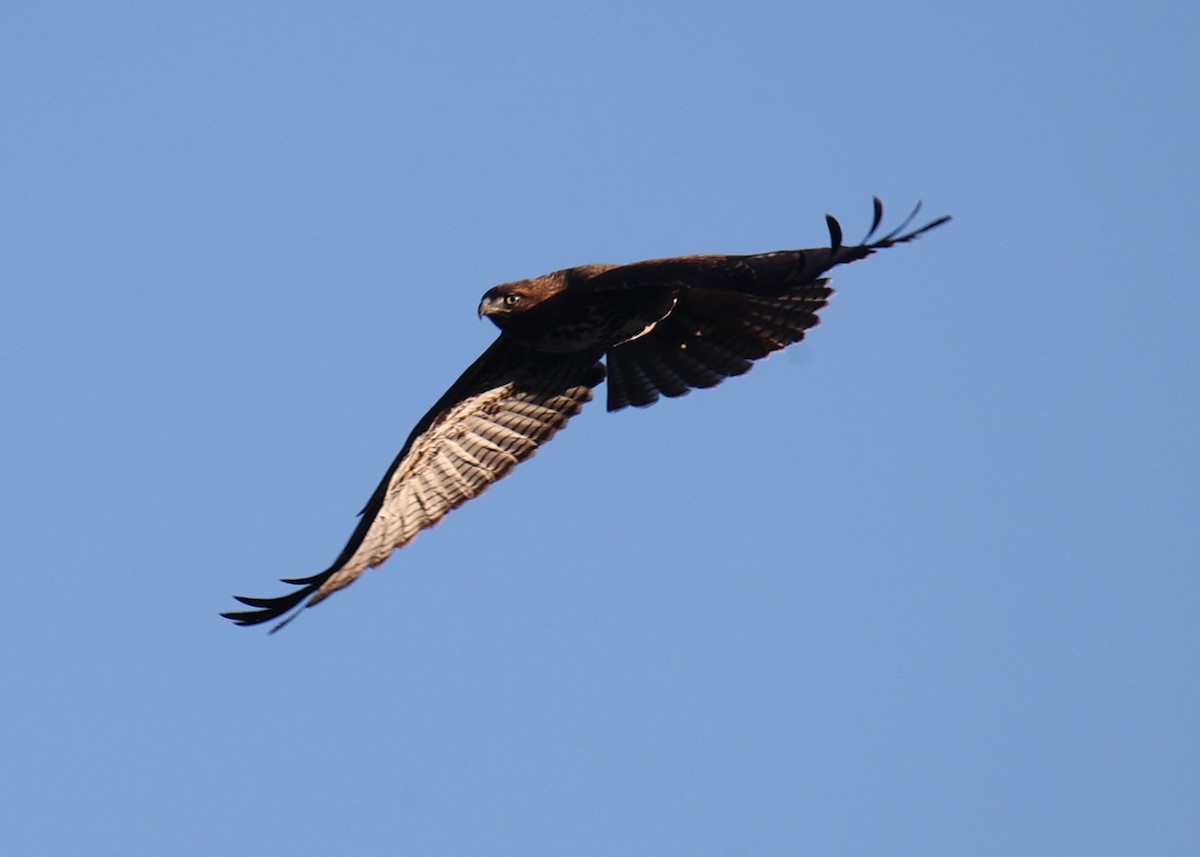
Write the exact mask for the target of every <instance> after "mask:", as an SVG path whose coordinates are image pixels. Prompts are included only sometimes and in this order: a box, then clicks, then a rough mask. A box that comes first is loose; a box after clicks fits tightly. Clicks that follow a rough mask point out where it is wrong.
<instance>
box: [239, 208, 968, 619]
mask: <svg viewBox="0 0 1200 857" xmlns="http://www.w3.org/2000/svg"><path fill="white" fill-rule="evenodd" d="M919 209H920V205H918V206H917V208H916V209H914V210H913V212H912V214H910V215H909V216H908V218H907V219H905V221H904V222H903V223H902V224H901V225H900V226H899V227H898V228H896V229H895V230H893V231H892V232H890V233H888V234H887V235H885V236H883V237H882V238H876V239H874V240H872V236H874V234H875V232H876V231H877V230H878V228H879V224H880V221H881V219H882V217H883V205H882V204H881V203H880V201H879V200H878V199H876V200H875V214H874V218H873V219H872V222H871V229H870V231H869V232H868V233H867V236H866V237H865V238H864V239H863V241H862V243H861V244H856V245H844V244H843V243H842V230H841V227H840V226H839V225H838V222H837V221H836V220H835V219H834V218H833V217H830V216H828V215H826V218H825V220H826V223H827V224H828V227H829V237H830V242H829V246H827V247H820V248H816V249H811V250H780V251H777V252H774V253H760V254H757V255H752V256H681V257H678V258H674V259H652V260H650V261H646V262H637V263H635V264H632V265H584V266H582V267H578V268H567V269H566V270H563V271H555V272H554V273H553V274H546V275H544V276H541V277H536V278H534V279H532V280H520V281H517V282H514V283H505V284H504V285H500V286H496V287H495V288H493V289H490V290H489V291H488V292H487V293H485V294H484V296H483V300H482V302H481V303H480V304H479V315H480V316H481V317H482V316H487V317H488V318H490V319H491V320H492V321H493V322H495V324H496V326H497V327H499V328H500V336H499V337H498V338H497V339H496V341H495V342H494V343H492V345H491V347H490V348H488V349H487V351H485V352H484V353H483V354H482V356H480V358H479V359H478V360H476V361H475V362H474V363H473V364H471V366H470V368H468V369H467V371H466V372H464V373H463V374H462V377H460V378H459V379H458V380H457V381H455V382H454V384H453V386H451V387H450V389H449V390H447V391H446V394H445V395H444V396H442V398H441V399H439V400H438V402H437V404H435V405H434V406H433V408H431V409H430V411H429V413H427V414H426V415H425V416H424V417H422V418H421V420H420V422H418V423H417V425H416V428H414V429H413V430H412V434H410V435H409V436H408V440H407V441H405V443H404V448H403V449H401V450H400V454H399V455H398V456H396V460H395V461H393V462H392V466H391V467H389V468H388V471H387V473H386V474H385V475H384V477H383V481H382V482H380V483H379V487H378V488H376V489H375V493H374V494H372V495H371V499H370V500H369V501H368V502H367V505H366V508H364V509H363V511H362V513H361V520H360V521H359V522H358V526H357V527H356V528H355V529H354V533H353V534H352V535H351V536H350V541H349V542H347V544H346V547H345V548H343V549H342V552H341V554H340V555H339V556H338V558H337V559H336V560H334V563H333V565H331V566H330V567H329V568H327V569H326V570H325V571H322V572H321V573H319V574H315V575H313V576H312V577H303V578H297V579H285V580H284V581H283V582H284V583H287V584H291V585H293V586H297V587H299V588H298V589H296V590H294V591H293V592H291V593H289V594H287V595H281V596H279V597H277V598H246V597H242V596H238V598H237V600H238V601H240V602H242V603H243V604H245V605H246V606H247V607H251V608H253V609H251V610H244V611H239V612H235V613H225V614H223V615H224V616H226V617H227V618H229V619H232V620H233V621H234V622H236V623H237V624H239V625H257V624H259V623H260V622H270V621H272V620H274V619H279V618H280V617H282V616H284V614H286V613H288V612H289V611H291V610H292V609H294V608H296V607H299V606H300V605H301V603H302V602H304V601H305V599H307V605H306V606H309V607H311V606H312V605H314V604H316V603H318V602H319V601H321V600H322V599H324V598H326V597H328V596H329V595H330V594H331V593H333V592H336V591H337V590H339V589H341V588H342V587H344V586H348V585H350V584H351V583H353V582H354V581H355V580H356V579H357V578H358V576H359V575H361V574H362V573H363V572H364V571H365V570H367V569H368V568H372V567H374V566H377V565H379V564H380V563H382V562H383V561H384V560H386V559H387V558H388V557H389V556H391V554H392V551H394V550H396V549H397V548H402V547H404V546H405V545H407V544H408V543H409V542H411V541H412V540H413V538H414V537H415V536H416V535H417V533H419V532H420V531H421V530H424V529H426V528H428V527H432V526H433V525H434V524H436V523H437V522H438V521H440V520H441V519H442V518H443V517H444V516H445V515H446V513H447V512H449V511H450V510H451V509H454V508H457V507H458V506H460V505H462V504H463V503H465V502H466V501H467V500H470V499H471V498H472V497H476V496H478V495H480V494H482V493H483V492H484V491H485V490H487V487H488V486H489V485H491V484H492V483H493V482H495V481H497V480H498V479H501V478H502V477H504V476H505V475H506V474H507V473H508V472H509V471H510V470H512V468H513V467H514V466H515V465H516V464H518V463H519V462H521V461H524V460H525V459H526V458H529V457H530V456H531V455H533V453H534V451H535V450H536V449H537V448H538V447H539V446H540V445H541V444H543V443H545V442H546V441H548V440H549V439H550V438H552V437H553V436H554V434H555V432H557V431H558V430H559V429H561V428H562V427H563V426H564V425H566V423H567V420H569V419H570V418H571V417H573V416H574V415H575V414H577V413H578V412H579V409H580V408H582V407H583V405H584V404H585V403H586V402H588V401H589V400H590V399H591V398H592V388H593V387H595V386H596V385H597V384H599V383H600V382H601V381H603V380H604V379H605V377H606V375H607V378H608V410H610V411H617V410H620V409H621V408H624V407H626V406H628V405H634V406H635V407H645V406H646V405H651V404H653V403H654V402H657V401H658V399H659V397H660V396H667V397H671V398H673V397H675V396H682V395H683V394H685V393H687V392H688V391H689V390H691V389H693V388H697V387H715V386H716V385H717V384H719V383H721V381H723V380H724V379H725V378H728V377H730V376H732V375H741V374H744V373H745V372H747V371H748V370H749V369H750V366H751V365H752V364H753V362H754V361H755V360H758V359H760V358H762V357H766V356H767V355H768V354H770V353H771V352H772V351H777V350H779V349H781V348H783V347H785V346H787V345H791V344H792V343H794V342H799V341H800V340H801V339H803V338H804V333H805V331H807V330H808V329H809V328H811V327H814V326H815V325H816V324H817V312H818V310H820V309H821V308H822V307H823V306H825V304H826V303H827V302H828V301H829V298H830V297H831V296H832V295H833V290H832V289H830V288H829V287H828V282H829V281H828V279H826V278H824V277H823V276H822V275H823V274H824V273H825V272H827V271H828V270H829V269H831V268H833V267H834V266H835V265H841V264H844V263H846V262H853V261H856V260H858V259H863V258H865V257H867V256H869V255H871V254H872V253H874V252H875V251H876V250H882V249H884V248H887V247H892V246H894V245H896V244H902V243H904V242H906V241H911V240H913V239H914V238H916V237H917V236H918V235H921V234H923V233H925V232H928V231H929V230H930V229H933V228H934V227H936V226H940V225H941V224H943V223H945V222H946V221H947V220H949V219H950V218H949V217H940V218H938V219H937V220H934V221H932V222H930V223H927V224H925V225H924V226H921V227H919V228H917V229H911V230H909V229H908V227H909V225H910V224H911V223H912V221H913V219H914V218H915V217H916V214H917V211H918V210H919ZM906 230H907V231H906ZM292 618H294V616H293V617H292ZM289 621H291V619H290V618H289V619H285V620H284V621H282V622H280V623H279V624H278V625H276V626H275V628H274V629H273V630H278V629H279V628H281V627H283V625H285V624H287V622H289Z"/></svg>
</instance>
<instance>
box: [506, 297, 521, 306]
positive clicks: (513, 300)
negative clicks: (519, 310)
mask: <svg viewBox="0 0 1200 857" xmlns="http://www.w3.org/2000/svg"><path fill="white" fill-rule="evenodd" d="M520 302H521V296H520V295H505V296H504V305H505V306H506V307H514V306H516V305H517V304H519V303H520Z"/></svg>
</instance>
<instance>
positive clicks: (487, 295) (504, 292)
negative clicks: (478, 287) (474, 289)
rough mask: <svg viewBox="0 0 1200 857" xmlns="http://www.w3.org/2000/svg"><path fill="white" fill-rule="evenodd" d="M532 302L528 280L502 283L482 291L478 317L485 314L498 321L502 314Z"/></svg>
mask: <svg viewBox="0 0 1200 857" xmlns="http://www.w3.org/2000/svg"><path fill="white" fill-rule="evenodd" d="M534 302H535V301H534V296H533V293H532V292H531V290H530V289H529V281H528V280H521V281H520V282H516V283H504V284H503V285H500V286H496V287H495V288H491V289H488V290H487V291H486V292H484V294H483V300H481V301H480V302H479V317H480V318H483V317H484V316H485V315H486V316H490V317H491V318H492V320H493V321H498V320H499V319H500V318H503V317H504V316H508V315H512V314H513V313H514V312H520V311H521V310H523V309H526V308H527V307H529V306H531V305H532V304H533V303H534Z"/></svg>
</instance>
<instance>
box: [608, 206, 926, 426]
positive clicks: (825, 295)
mask: <svg viewBox="0 0 1200 857" xmlns="http://www.w3.org/2000/svg"><path fill="white" fill-rule="evenodd" d="M919 211H920V205H919V204H918V205H917V207H916V208H915V209H914V210H913V211H912V213H911V214H909V216H908V217H907V218H906V219H905V220H904V221H903V222H902V223H901V224H900V226H899V227H898V228H896V229H894V230H892V231H891V232H889V233H887V234H886V235H883V236H881V237H874V236H875V234H876V232H877V231H878V229H879V225H880V223H881V222H882V220H883V204H882V203H881V202H880V201H879V200H878V199H875V200H874V215H873V217H872V220H871V228H870V230H869V231H868V232H867V235H866V236H865V237H864V238H863V240H862V242H861V243H859V244H854V245H846V244H844V243H843V242H842V227H841V225H840V224H839V223H838V222H837V220H835V219H834V218H833V217H830V216H828V215H827V216H826V225H827V226H828V229H829V244H828V246H826V247H817V248H812V249H808V250H779V251H776V252H774V253H759V254H755V255H748V256H681V257H678V258H673V259H651V260H649V261H646V262H638V263H635V264H633V265H625V266H604V267H597V268H595V269H594V272H587V271H585V274H587V273H591V275H590V277H588V279H589V285H588V287H589V288H590V289H592V290H593V291H595V292H619V291H623V292H637V291H639V290H647V291H649V290H652V289H661V288H663V287H664V286H672V287H674V289H675V294H676V295H677V303H676V305H675V307H674V309H673V311H672V312H671V313H670V314H669V315H668V316H667V317H666V318H664V319H662V320H660V321H659V322H658V323H657V324H656V325H655V326H654V327H653V328H652V329H650V330H648V331H647V332H646V333H645V334H644V335H642V336H640V337H638V338H636V339H632V340H630V341H628V342H624V343H621V344H620V345H617V346H615V347H613V348H611V349H610V350H609V352H608V373H609V380H608V409H609V410H610V411H616V410H620V409H621V408H624V407H626V406H628V405H634V406H636V407H644V406H646V405H650V404H653V403H654V402H656V401H658V399H659V397H660V396H668V397H674V396H682V395H684V394H685V393H687V392H688V391H689V390H692V389H696V388H702V387H713V386H716V385H717V384H719V383H720V382H721V381H722V380H724V379H725V378H728V377H730V376H733V375H741V374H744V373H745V372H747V371H749V370H750V366H751V364H752V363H753V361H755V360H758V359H760V358H762V357H765V356H767V355H768V354H770V353H771V352H772V351H777V350H779V349H780V348H784V347H785V346H788V345H791V344H792V343H795V342H799V341H800V340H801V339H803V338H804V333H805V331H807V330H809V329H810V328H812V327H814V326H816V324H817V322H818V319H817V312H818V311H819V310H820V309H821V308H822V307H824V306H825V304H826V303H827V302H828V301H829V298H830V297H831V296H832V295H833V290H832V289H830V288H829V287H828V282H829V280H828V279H827V278H826V277H825V276H824V275H825V273H826V272H828V271H829V270H830V269H831V268H834V267H836V266H837V265H842V264H845V263H847V262H854V261H857V260H859V259H864V258H866V257H867V256H869V255H871V254H872V253H874V252H876V251H877V250H881V249H885V248H888V247H893V246H895V245H896V244H902V243H906V242H908V241H912V240H913V239H914V238H917V237H918V236H920V235H922V234H924V233H925V232H928V231H929V230H930V229H933V228H935V227H937V226H940V225H941V224H943V223H945V222H946V221H947V220H949V218H948V217H940V218H938V219H936V220H933V221H931V222H929V223H927V224H925V225H924V226H921V227H918V228H916V229H909V224H911V223H912V221H913V219H914V218H915V217H916V215H917V213H918V212H919Z"/></svg>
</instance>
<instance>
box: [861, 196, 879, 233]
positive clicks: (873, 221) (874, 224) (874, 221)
mask: <svg viewBox="0 0 1200 857" xmlns="http://www.w3.org/2000/svg"><path fill="white" fill-rule="evenodd" d="M871 204H872V205H873V206H874V209H875V213H874V216H872V217H871V228H870V229H868V230H867V234H866V235H865V236H864V237H863V240H862V243H863V244H866V243H867V242H869V241H870V240H871V236H872V235H874V234H875V230H876V229H878V228H879V224H880V223H882V222H883V200H882V199H880V198H879V197H877V196H873V197H871Z"/></svg>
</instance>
